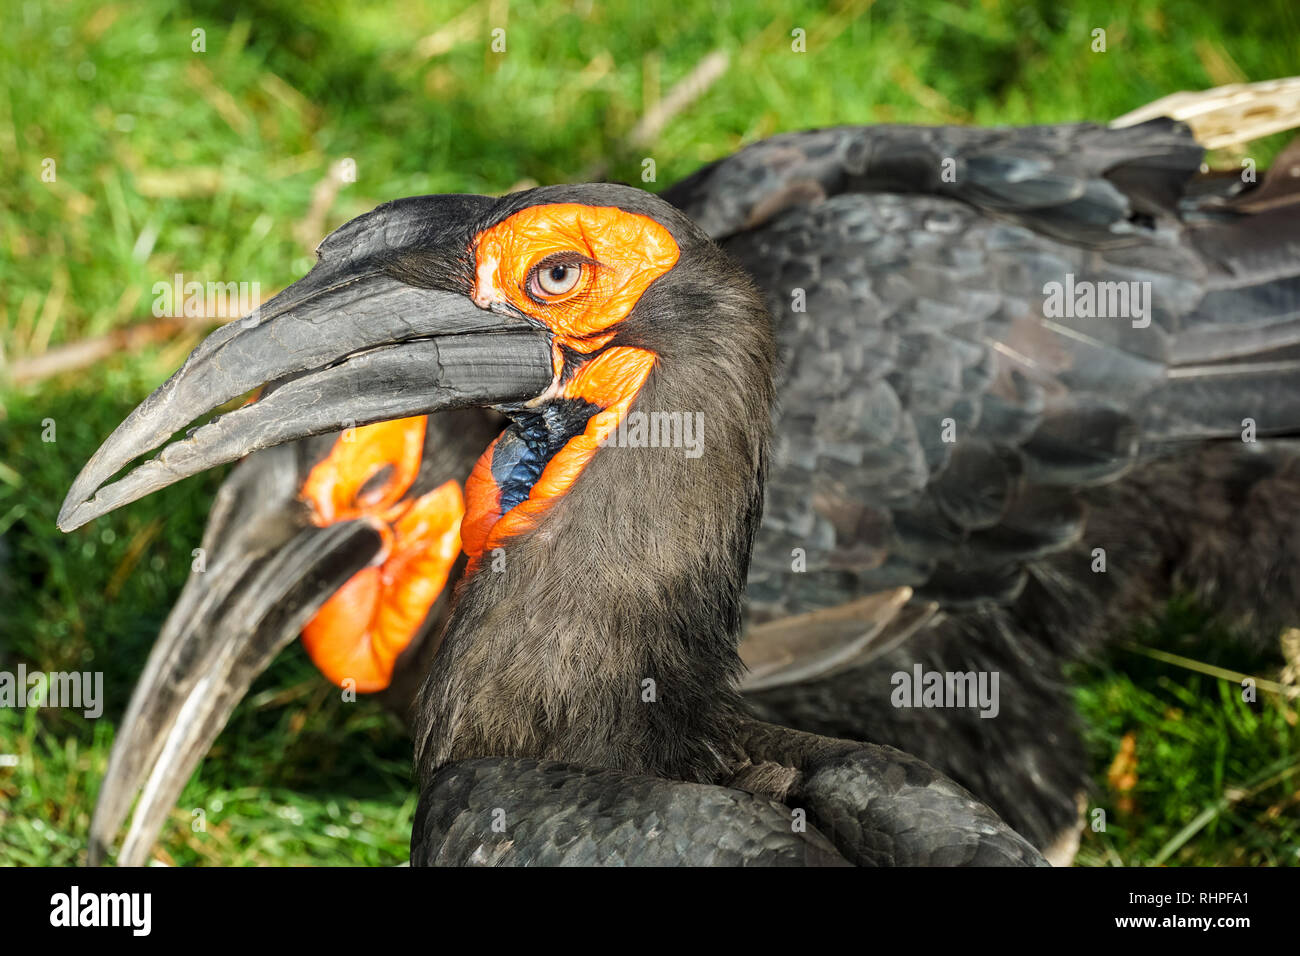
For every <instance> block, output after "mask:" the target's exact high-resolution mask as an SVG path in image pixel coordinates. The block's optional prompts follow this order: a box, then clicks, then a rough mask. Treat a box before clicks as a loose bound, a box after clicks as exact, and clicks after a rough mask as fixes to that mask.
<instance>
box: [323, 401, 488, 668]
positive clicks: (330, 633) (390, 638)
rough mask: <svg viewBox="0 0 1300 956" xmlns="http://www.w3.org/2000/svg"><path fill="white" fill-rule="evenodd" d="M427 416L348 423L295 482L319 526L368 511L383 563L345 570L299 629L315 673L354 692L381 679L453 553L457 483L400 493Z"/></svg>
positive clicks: (408, 480) (460, 511) (409, 477)
mask: <svg viewBox="0 0 1300 956" xmlns="http://www.w3.org/2000/svg"><path fill="white" fill-rule="evenodd" d="M426 424H427V420H426V419H425V418H424V417H419V418H404V419H398V420H396V421H389V422H379V423H377V424H374V425H366V426H363V427H361V428H356V429H352V430H350V433H349V434H347V435H345V437H342V438H340V439H339V440H338V441H337V442H335V444H334V447H333V448H332V449H331V450H330V453H329V455H328V456H326V458H325V459H324V460H323V461H321V462H320V463H319V464H317V465H316V466H315V467H314V468H313V469H312V470H311V473H310V474H309V475H308V476H307V481H306V482H305V483H304V484H303V490H302V498H303V500H304V501H306V502H307V503H308V504H309V505H310V506H311V509H312V517H313V520H314V521H315V523H316V524H317V525H318V526H321V527H323V526H326V525H329V524H332V523H334V522H336V521H348V520H353V519H357V518H369V519H370V520H372V521H373V522H374V523H375V525H376V527H377V528H378V529H379V532H380V534H381V535H382V537H383V540H384V545H385V547H384V557H383V561H382V563H381V564H379V565H378V566H372V567H368V568H365V569H363V570H362V571H359V572H358V573H357V574H355V575H353V576H352V578H350V579H349V580H348V582H347V583H346V584H344V585H343V587H341V588H339V590H338V591H337V592H335V593H334V595H333V596H332V597H330V599H329V600H328V601H326V602H325V604H324V605H323V606H322V607H321V609H320V610H319V611H318V612H317V613H316V616H315V617H313V618H312V619H311V621H310V622H308V624H307V626H306V627H305V628H304V629H303V632H302V641H303V646H304V647H305V648H306V649H307V653H308V655H309V656H310V657H311V659H312V661H313V663H315V665H316V666H317V667H318V668H319V669H320V671H321V673H323V674H324V675H325V676H326V677H327V678H329V679H330V680H331V681H333V682H334V683H335V684H338V685H339V686H346V685H345V684H344V682H345V681H348V680H351V681H354V682H355V685H354V686H355V688H356V689H357V690H358V691H360V692H362V693H373V692H375V691H379V690H383V689H384V688H385V687H387V686H388V685H389V683H390V682H391V680H392V676H393V666H394V664H395V663H396V661H397V658H398V657H399V656H400V655H401V653H402V651H404V650H405V649H406V648H407V646H409V644H410V642H411V640H412V639H413V638H414V637H415V634H416V632H417V631H418V630H419V628H420V625H421V624H422V623H423V622H424V619H425V617H426V616H427V615H428V613H429V608H431V607H432V606H433V603H434V602H435V601H436V600H437V599H438V595H439V594H441V593H442V590H443V588H444V587H446V585H447V578H448V576H449V575H450V573H451V568H452V565H454V564H455V563H456V558H457V556H458V555H459V554H460V520H461V517H462V516H463V515H464V513H465V503H464V499H463V498H462V496H461V490H460V486H459V485H458V484H457V483H456V482H454V481H448V482H446V483H445V484H443V485H441V486H439V487H438V488H436V489H434V490H433V491H431V492H429V493H428V494H425V495H422V496H420V497H419V498H417V499H415V500H414V501H403V500H402V496H403V495H405V494H406V492H407V491H409V490H410V487H411V485H412V483H414V481H415V477H416V475H417V474H418V472H419V469H420V460H421V457H422V456H423V452H424V435H425V428H426ZM385 469H389V471H388V473H387V475H386V477H385V480H384V481H383V482H382V483H381V484H379V485H377V486H373V487H372V485H374V479H375V477H376V476H377V475H380V474H381V473H383V472H384V471H385Z"/></svg>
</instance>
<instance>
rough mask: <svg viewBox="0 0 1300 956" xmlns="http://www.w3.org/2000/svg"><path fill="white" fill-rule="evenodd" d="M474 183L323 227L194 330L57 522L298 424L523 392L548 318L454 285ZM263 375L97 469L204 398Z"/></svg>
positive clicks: (318, 430)
mask: <svg viewBox="0 0 1300 956" xmlns="http://www.w3.org/2000/svg"><path fill="white" fill-rule="evenodd" d="M480 202H483V203H490V202H491V200H486V199H483V198H482V197H465V196H424V197H418V198H416V199H407V200H399V201H398V202H395V203H388V204H386V205H384V206H380V207H379V208H378V209H375V210H374V211H373V212H370V213H367V214H366V215H364V216H361V217H359V218H358V219H355V220H353V221H352V222H349V223H347V224H346V225H344V226H342V227H341V228H340V229H338V230H336V231H335V232H334V233H333V234H332V235H331V236H329V237H328V238H327V239H326V240H325V241H324V242H322V243H321V246H320V248H319V249H318V254H319V256H320V260H319V262H317V264H316V266H315V267H314V268H313V269H312V270H311V272H309V273H308V274H307V275H306V276H304V277H303V278H302V279H300V280H299V281H297V282H295V283H294V284H293V285H291V286H289V287H288V288H287V289H285V290H284V291H283V292H281V293H280V294H279V295H277V296H275V297H274V298H273V299H271V300H270V301H269V302H267V303H265V304H264V305H263V306H262V307H261V308H260V309H258V310H257V311H256V312H254V313H253V314H252V315H250V316H248V317H246V318H244V319H241V320H238V321H235V322H232V323H230V324H229V325H227V326H224V327H223V328H220V329H218V330H217V331H215V332H213V333H212V334H211V335H209V336H208V338H207V339H205V340H204V341H203V342H202V343H201V344H200V345H199V346H198V348H196V349H195V350H194V351H193V352H192V353H191V354H190V356H189V358H187V359H186V361H185V364H184V365H183V366H182V367H181V368H180V370H179V371H177V372H176V374H174V375H173V376H172V377H171V378H170V379H168V380H167V381H166V382H165V383H164V384H163V385H162V386H160V387H159V388H158V389H157V390H155V391H154V392H153V394H151V395H150V396H149V397H148V398H147V399H145V400H144V401H143V402H142V403H141V404H140V405H139V406H138V407H137V408H136V409H135V410H134V411H133V412H132V413H131V414H130V415H129V416H128V417H127V419H126V420H125V421H124V422H122V424H121V425H119V426H118V427H117V429H116V430H115V431H114V432H113V434H112V435H110V436H109V437H108V439H107V440H106V441H105V442H104V444H103V445H102V446H101V447H100V448H99V450H98V451H97V452H96V453H95V454H94V456H93V457H92V458H91V459H90V461H89V462H87V464H86V466H85V467H84V468H83V469H82V471H81V474H80V475H78V476H77V479H76V481H75V482H73V485H72V488H71V490H70V491H69V492H68V496H67V498H66V500H65V501H64V503H63V508H62V509H61V510H60V512H59V518H58V525H59V527H60V528H61V529H62V530H64V531H71V530H73V529H74V528H78V527H80V526H81V525H83V524H85V523H86V522H88V521H91V520H93V519H94V518H97V517H99V516H100V515H103V514H106V513H107V512H109V511H112V510H114V509H115V508H118V507H121V506H122V505H124V504H128V503H129V502H132V501H135V500H136V499H138V498H141V497H144V496H145V495H147V494H150V493H151V492H153V491H156V490H158V489H160V488H163V487H166V486H167V485H170V484H172V483H174V482H176V481H179V480H180V479H182V478H185V477H188V476H190V475H194V474H197V473H199V472H201V471H204V470H205V469H208V468H212V467H214V466H216V465H220V464H224V463H226V462H229V461H233V460H235V459H237V458H240V457H242V456H244V455H247V454H249V453H250V452H253V451H257V450H259V449H262V448H268V447H271V446H273V445H279V444H283V443H284V442H288V441H293V440H295V439H298V438H304V437H308V436H312V435H319V434H322V433H325V432H329V431H335V430H339V429H343V428H349V427H354V426H358V425H364V424H369V423H371V422H376V421H383V420H386V419H391V418H401V417H406V416H411V415H421V414H427V413H431V412H436V411H440V410H443V409H448V408H458V407H465V406H471V405H479V406H491V405H498V404H507V403H512V402H518V401H525V400H528V399H530V398H533V397H535V396H537V395H539V394H540V393H542V392H543V391H545V390H546V388H547V387H548V386H549V385H550V384H551V381H552V379H553V377H554V368H553V365H552V349H551V335H550V332H549V331H548V330H546V329H544V328H542V327H540V325H539V324H537V323H534V322H531V321H529V320H528V319H526V318H525V317H523V316H522V315H520V314H519V313H518V312H516V311H514V310H512V309H509V308H506V307H501V306H495V307H494V308H493V309H491V310H487V309H484V308H480V307H479V306H478V305H476V304H475V303H474V302H473V301H472V300H471V298H470V292H471V285H472V282H473V268H472V265H470V262H469V260H470V259H471V258H472V252H471V251H470V249H469V240H470V237H471V236H472V234H473V230H472V228H470V227H467V226H464V225H463V224H464V222H465V217H466V216H467V215H472V214H473V213H474V212H477V211H478V205H477V203H480ZM263 385H269V386H270V387H269V388H268V390H267V391H266V393H264V395H263V396H262V398H261V399H260V400H259V401H257V402H255V403H253V404H251V405H246V406H244V407H242V408H239V409H236V410H235V411H233V412H230V413H228V414H225V415H222V416H221V417H220V418H217V419H214V420H213V421H211V422H209V423H208V424H206V425H203V426H202V427H200V428H198V429H196V430H194V431H193V432H192V433H191V434H190V435H188V436H187V437H185V438H182V439H181V440H179V441H175V442H173V443H172V444H170V445H168V446H167V447H166V448H164V449H163V451H162V452H161V454H159V455H158V457H156V458H154V459H153V460H151V461H148V462H145V463H144V464H142V465H140V466H139V467H137V468H135V469H134V470H132V471H130V472H128V473H127V474H126V475H125V476H123V477H122V478H120V479H119V480H117V481H115V482H112V483H109V484H105V483H106V482H108V481H109V479H111V478H112V477H113V476H114V475H115V474H116V473H117V472H118V471H120V470H121V469H122V468H124V467H126V466H127V465H129V464H130V463H131V462H132V461H133V460H135V459H136V458H137V457H139V456H140V455H142V454H144V453H145V452H148V451H150V450H152V449H154V448H157V447H158V446H159V445H161V444H163V443H164V442H166V441H167V440H168V439H169V438H171V437H172V436H173V435H175V434H176V433H177V432H179V431H180V430H181V429H184V428H186V427H187V426H189V425H190V424H191V423H192V422H193V421H194V420H195V419H197V418H199V417H200V416H202V415H204V414H206V413H208V412H210V411H212V410H213V409H215V408H217V407H219V406H221V405H223V404H225V403H226V402H229V401H231V400H232V399H235V398H238V397H239V396H241V395H245V394H247V393H249V392H251V391H252V390H253V389H256V388H258V387H259V386H263Z"/></svg>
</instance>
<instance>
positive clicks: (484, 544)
mask: <svg viewBox="0 0 1300 956" xmlns="http://www.w3.org/2000/svg"><path fill="white" fill-rule="evenodd" d="M473 251H474V256H475V273H474V274H475V280H474V290H473V298H474V301H475V303H477V304H478V305H479V306H480V307H482V308H489V307H491V306H492V305H493V304H496V303H506V304H509V305H511V306H513V307H514V308H516V309H518V310H519V311H521V312H523V313H525V314H526V315H529V316H531V317H532V318H534V319H537V320H538V321H539V322H542V323H543V324H545V325H546V326H548V327H549V328H550V329H551V330H552V331H553V332H554V340H555V355H554V362H555V372H556V377H557V381H558V378H559V375H560V373H561V371H562V370H563V368H564V351H563V350H564V349H566V348H567V349H569V350H571V351H572V352H577V353H581V354H587V355H590V354H592V353H595V352H596V351H597V350H599V349H602V348H604V347H605V346H607V345H608V344H609V342H610V340H611V339H613V337H614V335H615V333H616V330H615V328H614V327H615V326H616V325H617V324H618V323H619V322H621V321H623V319H625V318H627V316H628V315H629V314H630V313H631V311H632V310H633V308H635V307H636V304H637V302H639V301H640V300H641V296H642V295H644V294H645V291H646V289H648V288H649V287H650V285H651V283H653V282H654V281H655V280H656V279H658V278H659V277H660V276H662V275H664V274H665V273H667V272H668V271H669V270H670V269H672V268H673V266H675V265H676V264H677V261H678V259H679V258H680V257H681V251H680V249H678V247H677V242H676V240H674V239H673V237H672V234H671V233H669V231H668V230H667V229H665V228H664V227H663V226H662V225H661V224H659V223H658V222H656V221H655V220H654V219H651V218H650V217H649V216H643V215H640V214H638V213H631V212H626V211H624V210H622V209H618V208H616V207H613V206H586V205H582V204H581V203H553V204H550V205H543V206H530V207H528V208H527V209H523V210H521V211H520V212H517V213H515V214H514V215H513V216H510V217H508V218H506V219H503V220H502V221H501V222H499V223H497V224H496V225H495V226H492V227H490V228H488V229H485V230H484V231H483V232H481V233H479V235H478V236H477V237H476V238H475V241H474V245H473ZM553 267H558V268H559V269H560V270H561V272H562V273H563V270H564V269H565V268H572V267H576V268H578V269H580V270H581V271H580V274H579V275H578V277H577V281H576V282H575V283H573V285H572V286H571V287H565V288H564V289H563V291H561V292H559V293H557V294H548V293H547V292H546V290H545V288H544V287H542V286H541V285H539V283H538V281H537V277H538V275H539V272H540V271H541V270H545V269H549V268H553ZM655 362H656V357H655V355H654V353H652V352H648V351H645V350H644V349H637V348H628V347H614V348H610V349H607V350H606V351H603V352H601V353H600V354H598V355H595V357H594V358H592V359H590V360H588V361H587V362H585V364H583V365H581V366H580V367H579V368H578V370H577V372H576V373H575V374H574V375H573V376H572V377H571V378H570V379H569V380H568V381H566V382H564V383H563V385H562V386H560V387H558V388H556V389H554V390H553V391H552V392H550V393H549V394H548V395H547V396H546V399H545V401H555V400H557V399H577V400H581V401H582V402H586V403H589V404H590V405H595V406H597V407H598V408H599V409H600V411H598V412H597V413H596V414H594V415H593V416H592V417H591V418H590V419H588V420H587V422H586V427H585V428H584V429H583V430H582V431H581V432H580V433H578V434H576V435H573V436H572V437H570V438H569V439H568V441H567V442H565V444H564V445H563V447H561V448H560V449H559V450H558V451H556V452H555V454H554V455H553V456H552V457H551V459H550V460H549V461H548V462H547V463H546V465H545V467H544V468H543V469H542V472H541V474H540V475H539V476H538V478H537V480H536V482H534V484H533V486H532V487H531V488H530V489H529V492H528V497H527V498H526V499H524V500H523V501H521V502H519V503H518V504H516V505H515V506H514V507H513V508H510V509H509V510H508V511H505V512H504V513H503V512H502V492H501V488H500V487H499V486H498V485H497V482H496V479H495V478H494V476H493V472H492V465H493V456H494V454H495V452H496V450H497V444H498V442H499V441H500V439H498V440H497V441H495V442H493V443H492V445H490V446H489V447H488V450H487V451H486V452H484V453H483V455H482V457H481V458H479V460H478V463H477V464H476V465H475V466H474V471H473V472H472V473H471V474H470V477H469V479H468V480H467V481H466V482H465V496H466V499H467V510H466V518H465V522H464V525H463V528H462V535H463V538H464V547H465V553H466V554H468V555H469V556H470V563H471V567H473V566H474V565H475V564H476V563H477V562H478V559H479V558H480V556H481V555H482V554H483V552H484V551H485V550H486V551H490V550H491V549H493V548H495V547H497V546H499V545H500V544H501V543H502V542H503V541H504V540H505V539H507V538H509V537H511V536H512V535H515V534H518V533H520V532H521V531H524V530H527V529H529V528H531V527H533V526H534V525H535V524H536V521H537V518H538V516H539V515H541V514H542V513H543V512H544V511H545V510H546V509H547V508H549V507H550V506H551V505H552V504H554V503H555V501H557V500H558V499H559V498H560V497H561V496H563V495H564V494H566V493H567V492H568V491H569V489H570V488H571V487H572V486H573V483H574V482H575V481H576V480H577V478H578V476H579V475H580V474H582V471H583V469H584V468H586V467H587V464H588V463H589V462H590V461H591V459H592V457H593V456H594V455H595V454H596V450H597V448H599V446H600V444H601V442H602V441H603V440H604V439H605V438H606V437H607V436H608V435H609V434H611V433H612V432H613V431H614V430H615V429H616V428H617V427H618V423H619V421H620V420H621V419H622V418H623V416H624V415H626V414H627V412H628V410H629V409H630V408H631V405H632V402H633V401H634V400H635V399H636V396H637V394H638V393H639V392H640V391H641V387H642V386H643V385H644V384H645V380H646V377H647V376H648V375H649V374H650V371H651V369H653V368H654V365H655Z"/></svg>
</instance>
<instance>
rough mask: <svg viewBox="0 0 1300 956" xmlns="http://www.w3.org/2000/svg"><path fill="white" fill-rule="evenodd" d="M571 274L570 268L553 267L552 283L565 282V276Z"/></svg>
mask: <svg viewBox="0 0 1300 956" xmlns="http://www.w3.org/2000/svg"><path fill="white" fill-rule="evenodd" d="M568 274H569V267H568V266H551V281H552V282H563V281H564V278H565V276H567V275H568Z"/></svg>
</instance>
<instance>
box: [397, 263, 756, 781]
mask: <svg viewBox="0 0 1300 956" xmlns="http://www.w3.org/2000/svg"><path fill="white" fill-rule="evenodd" d="M712 295H713V298H714V299H715V301H714V303H713V305H714V306H715V308H714V309H713V310H712V311H710V313H709V318H708V319H706V320H698V321H695V322H693V324H692V326H691V327H690V329H689V332H691V333H694V335H692V334H688V333H683V334H682V335H680V336H676V337H675V338H674V343H673V346H672V348H670V349H664V348H657V349H653V351H655V353H656V355H657V356H658V361H657V364H656V367H655V368H654V369H653V370H652V371H651V372H650V374H649V375H648V376H647V378H646V380H645V384H644V386H643V387H642V388H641V390H640V392H639V393H638V395H637V397H636V399H635V400H634V401H633V402H632V404H631V406H630V409H629V413H630V414H635V413H640V414H641V415H643V416H646V417H647V418H646V419H642V420H643V421H644V420H647V419H648V420H650V421H658V422H659V423H660V425H662V424H663V423H664V422H669V423H672V422H676V421H679V420H682V419H683V418H684V416H686V415H690V416H692V421H693V422H698V423H701V424H702V425H703V433H702V435H695V436H693V438H694V439H696V440H698V441H699V444H698V445H697V446H696V447H695V449H694V451H691V449H688V448H684V447H662V442H661V443H660V445H661V447H639V446H638V447H626V446H624V445H623V444H622V443H617V442H616V443H610V444H607V445H606V446H605V447H601V448H599V449H598V450H597V451H596V452H595V454H594V455H593V456H592V457H591V458H590V460H589V461H588V462H587V463H586V466H585V468H584V469H583V471H582V472H581V474H580V475H579V476H578V477H577V478H576V480H575V481H574V482H573V484H572V486H571V488H570V489H569V490H568V491H567V492H566V493H565V494H564V495H562V496H560V497H559V498H558V499H557V500H555V501H553V502H552V503H551V504H550V505H549V507H548V508H547V509H546V510H545V512H544V513H543V514H541V515H539V516H538V520H537V521H536V523H535V524H534V526H533V527H531V528H530V529H528V530H526V531H524V532H521V533H519V534H517V535H515V536H513V537H510V538H508V539H506V540H505V541H503V542H502V543H501V548H500V550H499V551H497V552H496V553H492V552H484V553H483V554H481V555H480V557H479V560H478V561H477V562H476V564H475V567H474V571H473V573H472V574H470V575H468V576H467V577H466V578H465V579H463V580H462V582H461V584H460V586H459V588H458V590H457V594H456V607H455V610H454V611H453V613H452V617H451V619H450V621H449V623H448V626H447V630H446V632H445V637H444V640H443V643H442V647H441V649H440V651H439V653H438V656H437V658H436V660H435V661H434V664H433V666H432V669H431V671H430V673H429V675H428V678H427V680H426V682H425V686H424V688H423V692H422V696H421V701H420V704H419V708H418V712H417V725H416V733H417V736H416V739H417V741H418V749H419V769H420V777H421V782H422V783H423V782H425V781H427V780H428V778H429V776H431V774H432V773H433V772H434V771H435V770H436V769H437V768H438V767H440V766H442V765H444V764H446V763H448V762H451V761H455V760H461V759H468V758H471V757H480V756H526V757H539V758H545V759H557V760H565V761H569V762H574V763H580V764H585V765H591V766H601V767H613V768H618V769H625V770H629V771H632V772H639V773H649V774H654V775H658V776H665V777H671V778H677V779H686V780H702V781H715V780H720V779H725V778H726V777H728V776H730V774H731V772H732V771H733V770H734V769H735V767H736V766H737V765H738V764H739V763H740V762H741V761H742V760H743V755H741V754H740V753H739V752H738V751H737V750H736V748H735V744H734V737H735V725H736V721H737V720H738V718H739V716H740V714H741V713H742V706H741V704H740V699H739V696H738V694H737V693H736V691H735V689H734V685H735V679H736V677H737V675H738V673H739V671H740V661H739V657H738V655H737V652H736V645H737V640H738V634H739V627H740V612H741V596H742V591H743V588H744V582H745V576H746V571H747V569H748V565H749V556H750V549H751V546H752V541H753V535H754V531H755V530H756V528H757V525H758V521H759V518H760V516H761V510H762V479H763V472H764V469H765V465H766V457H767V443H768V437H769V432H770V417H769V415H770V411H769V410H770V403H771V363H772V358H771V354H772V348H771V337H770V329H769V326H768V323H767V319H766V314H765V313H764V312H763V311H762V307H761V305H758V304H757V302H756V301H755V298H754V296H753V295H752V294H751V293H749V290H748V288H747V286H742V287H741V288H740V290H739V292H737V293H735V294H733V295H730V296H728V295H726V294H724V293H719V292H717V291H714V292H713V293H712ZM695 304H696V305H697V306H698V305H699V303H698V302H696V303H695ZM708 304H709V303H708V302H706V303H705V305H706V306H707V305H708ZM755 313H757V316H759V317H761V320H762V321H761V322H760V321H756V319H755ZM729 314H730V320H728V315H729ZM747 326H749V327H753V328H756V329H757V332H756V333H755V334H754V335H753V336H750V338H753V339H754V341H753V342H749V341H748V340H747V337H746V336H745V335H744V334H743V333H744V331H745V329H746V327H747ZM737 327H739V329H740V330H741V334H739V335H738V336H736V338H737V339H738V340H739V346H738V347H732V346H731V345H728V347H727V348H725V349H724V348H718V347H717V346H716V343H717V342H718V341H719V340H720V339H719V336H721V335H722V330H723V329H724V328H726V329H729V330H730V331H731V332H735V331H736V329H737ZM724 340H725V339H724ZM656 414H658V415H659V416H660V417H659V418H658V419H656V418H655V417H654V416H655V415H656ZM674 416H676V417H674ZM670 427H671V426H670ZM628 444H633V443H628ZM670 444H671V443H670ZM688 452H690V454H688Z"/></svg>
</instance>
